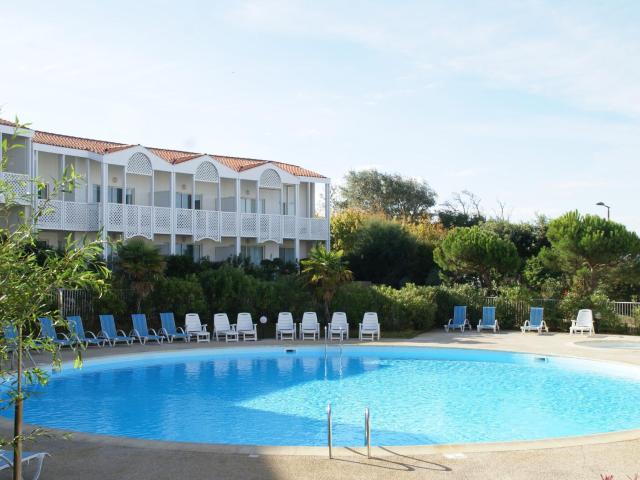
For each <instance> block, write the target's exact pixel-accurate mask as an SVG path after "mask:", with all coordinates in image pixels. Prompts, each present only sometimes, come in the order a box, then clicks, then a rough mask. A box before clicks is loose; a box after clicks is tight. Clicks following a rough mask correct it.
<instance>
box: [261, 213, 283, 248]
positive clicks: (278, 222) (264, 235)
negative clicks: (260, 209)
mask: <svg viewBox="0 0 640 480" xmlns="http://www.w3.org/2000/svg"><path fill="white" fill-rule="evenodd" d="M266 241H272V242H276V243H282V215H267V214H262V215H259V216H258V242H266Z"/></svg>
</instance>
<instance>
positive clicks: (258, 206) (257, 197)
mask: <svg viewBox="0 0 640 480" xmlns="http://www.w3.org/2000/svg"><path fill="white" fill-rule="evenodd" d="M256 213H258V214H260V213H262V210H260V180H256Z"/></svg>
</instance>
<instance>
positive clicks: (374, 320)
mask: <svg viewBox="0 0 640 480" xmlns="http://www.w3.org/2000/svg"><path fill="white" fill-rule="evenodd" d="M367 336H368V337H369V338H370V339H371V341H373V340H375V339H376V336H377V337H378V340H380V323H379V322H378V314H377V313H376V312H365V314H364V317H362V323H360V325H359V326H358V337H359V338H360V340H364V337H367Z"/></svg>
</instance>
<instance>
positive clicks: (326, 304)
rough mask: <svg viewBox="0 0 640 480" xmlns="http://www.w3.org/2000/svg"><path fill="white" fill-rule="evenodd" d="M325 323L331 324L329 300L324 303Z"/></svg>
mask: <svg viewBox="0 0 640 480" xmlns="http://www.w3.org/2000/svg"><path fill="white" fill-rule="evenodd" d="M324 321H325V322H327V323H329V300H325V301H324Z"/></svg>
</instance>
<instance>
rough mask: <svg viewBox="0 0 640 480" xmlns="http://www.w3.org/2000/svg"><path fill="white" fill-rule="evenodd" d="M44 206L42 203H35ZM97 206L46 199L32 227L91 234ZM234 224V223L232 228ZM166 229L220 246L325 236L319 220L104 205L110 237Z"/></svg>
mask: <svg viewBox="0 0 640 480" xmlns="http://www.w3.org/2000/svg"><path fill="white" fill-rule="evenodd" d="M39 205H40V206H44V205H45V203H44V201H42V200H40V201H39ZM100 207H101V206H100V204H97V203H80V202H67V201H62V200H49V201H47V202H46V211H45V213H44V214H43V215H42V216H41V217H40V220H39V222H38V227H39V228H43V229H52V230H70V231H81V232H84V231H90V232H91V231H97V230H98V229H99V228H100V220H101V215H100V212H101V208H100ZM238 219H239V224H238ZM172 225H174V227H173V228H175V233H176V234H178V235H191V236H193V239H194V240H196V241H198V240H202V239H205V238H208V239H211V240H213V241H220V239H221V238H222V237H235V236H236V235H237V234H238V230H239V233H240V235H241V236H243V237H250V238H256V239H257V240H258V241H259V242H266V241H273V242H277V243H282V241H283V239H287V238H290V239H292V238H295V237H296V233H297V236H298V238H300V239H301V240H325V239H326V238H327V236H328V230H327V222H326V220H325V219H324V218H303V217H294V216H289V215H271V214H257V213H241V214H239V215H237V214H236V213H235V212H220V211H217V210H192V209H185V208H177V209H175V216H174V219H173V222H172V218H171V208H169V207H151V206H146V205H124V204H121V203H109V204H107V221H106V222H105V227H106V229H107V230H108V231H110V232H120V233H123V235H124V237H125V238H130V237H135V236H142V237H146V238H152V237H153V235H154V234H165V235H168V234H171V229H172Z"/></svg>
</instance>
